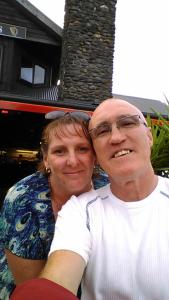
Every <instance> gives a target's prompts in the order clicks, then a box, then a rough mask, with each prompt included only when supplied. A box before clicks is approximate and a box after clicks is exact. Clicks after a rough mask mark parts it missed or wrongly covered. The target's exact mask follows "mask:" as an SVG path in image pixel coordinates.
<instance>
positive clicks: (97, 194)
mask: <svg viewBox="0 0 169 300" xmlns="http://www.w3.org/2000/svg"><path fill="white" fill-rule="evenodd" d="M109 190H110V184H107V185H105V186H103V187H100V188H98V189H92V190H90V191H89V192H86V193H83V194H81V195H80V196H78V197H77V198H78V201H80V202H81V201H83V202H85V203H89V202H91V201H96V200H98V199H100V200H102V199H104V198H105V197H107V195H108V194H109Z"/></svg>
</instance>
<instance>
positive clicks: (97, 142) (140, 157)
mask: <svg viewBox="0 0 169 300" xmlns="http://www.w3.org/2000/svg"><path fill="white" fill-rule="evenodd" d="M130 116H136V117H135V118H136V121H137V122H136V124H135V123H133V124H132V122H133V121H132V119H131V118H130ZM126 117H129V119H128V118H127V119H125V118H126ZM122 118H123V120H122ZM119 120H122V123H121V121H119ZM116 122H117V123H116ZM144 122H145V120H144V117H143V115H142V114H141V113H140V111H139V110H138V109H137V108H136V107H134V106H132V105H130V104H129V103H127V102H125V101H121V100H111V101H105V102H103V103H102V104H101V105H100V106H99V107H98V108H97V109H96V110H95V112H94V114H93V116H92V119H91V122H90V130H91V129H93V128H99V131H98V130H97V131H93V137H92V139H93V145H94V148H95V151H96V155H97V158H98V162H99V163H100V165H101V167H102V168H103V169H104V170H105V172H106V173H107V174H108V175H109V177H110V180H111V179H112V180H120V179H124V178H128V179H130V178H131V179H133V178H136V177H137V176H139V175H140V174H144V173H145V172H147V171H148V170H149V169H150V168H151V163H150V153H151V146H152V135H151V132H150V129H149V128H147V127H146V126H145V124H143V123H144ZM111 124H113V125H112V127H111ZM121 124H122V126H121ZM98 126H101V127H98ZM106 126H107V127H106ZM120 126H121V127H120ZM109 128H111V131H109V130H108V129H109ZM95 133H96V135H95ZM91 135H92V131H91Z"/></svg>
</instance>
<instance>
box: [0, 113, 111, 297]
mask: <svg viewBox="0 0 169 300" xmlns="http://www.w3.org/2000/svg"><path fill="white" fill-rule="evenodd" d="M47 118H49V119H50V118H52V119H54V120H53V121H52V122H50V123H49V124H48V125H47V126H46V128H45V129H44V131H43V133H42V141H41V150H42V155H43V161H42V163H41V164H40V166H39V170H38V171H37V172H36V173H34V174H32V175H30V176H28V177H26V178H24V179H22V180H21V181H19V182H18V183H16V184H15V185H14V186H13V187H12V188H11V189H10V190H9V192H8V193H7V195H6V198H5V201H4V205H3V208H2V216H1V222H0V227H1V231H2V234H1V236H2V245H3V248H5V253H6V257H7V260H8V264H9V267H10V270H11V271H12V274H13V276H12V274H11V272H10V271H9V269H8V265H7V261H6V258H5V255H4V252H2V257H1V258H0V264H1V266H0V299H9V294H10V293H11V292H12V290H13V288H14V280H15V284H19V283H21V282H23V281H25V280H26V279H30V278H34V277H37V276H38V274H39V272H40V271H41V269H42V268H43V266H44V264H45V260H46V258H47V255H48V252H49V249H50V244H51V241H52V238H53V232H54V223H55V219H56V218H57V213H58V211H59V210H60V209H61V207H62V205H63V204H64V203H65V202H66V201H67V200H68V199H69V198H70V196H71V195H73V194H74V195H77V196H78V195H79V194H81V193H83V192H86V191H89V190H90V189H91V184H92V181H91V180H92V173H93V168H94V165H95V155H94V152H93V148H92V144H91V140H90V137H89V134H88V130H87V129H88V128H87V127H88V121H89V118H90V117H89V116H88V115H87V114H86V113H83V112H71V113H64V112H63V111H56V112H52V113H49V114H48V115H47ZM101 179H103V180H101V185H103V184H106V183H107V178H106V177H104V178H101ZM98 183H100V178H96V180H94V181H93V184H94V186H95V187H99V186H100V184H99V185H97V184H98ZM13 278H14V279H13Z"/></svg>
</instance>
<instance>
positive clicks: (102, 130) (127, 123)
mask: <svg viewBox="0 0 169 300" xmlns="http://www.w3.org/2000/svg"><path fill="white" fill-rule="evenodd" d="M113 124H114V123H109V122H104V123H102V124H100V125H98V126H97V127H95V128H93V129H90V130H89V133H90V136H91V138H92V139H96V138H101V137H106V136H107V135H109V134H110V133H111V132H112V127H113ZM115 124H116V127H117V128H118V129H119V130H120V131H125V130H128V129H129V128H134V127H137V126H139V125H140V124H143V125H145V126H146V127H147V124H146V123H145V122H144V121H143V120H142V119H141V117H140V116H139V115H133V116H126V117H121V118H119V119H117V120H116V122H115Z"/></svg>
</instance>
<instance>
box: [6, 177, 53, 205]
mask: <svg viewBox="0 0 169 300" xmlns="http://www.w3.org/2000/svg"><path fill="white" fill-rule="evenodd" d="M48 193H49V185H48V180H47V178H46V177H45V176H44V175H43V174H42V173H40V172H36V173H33V174H31V175H29V176H27V177H25V178H23V179H21V180H20V181H18V182H17V183H16V184H15V185H13V186H12V187H11V188H10V189H9V191H8V193H7V195H6V197H5V200H4V205H10V206H11V205H12V206H13V209H14V207H15V206H17V205H18V203H19V205H22V204H23V205H25V204H27V203H33V202H35V201H37V199H40V200H42V199H45V200H46V199H47V198H48V197H47V194H48Z"/></svg>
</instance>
